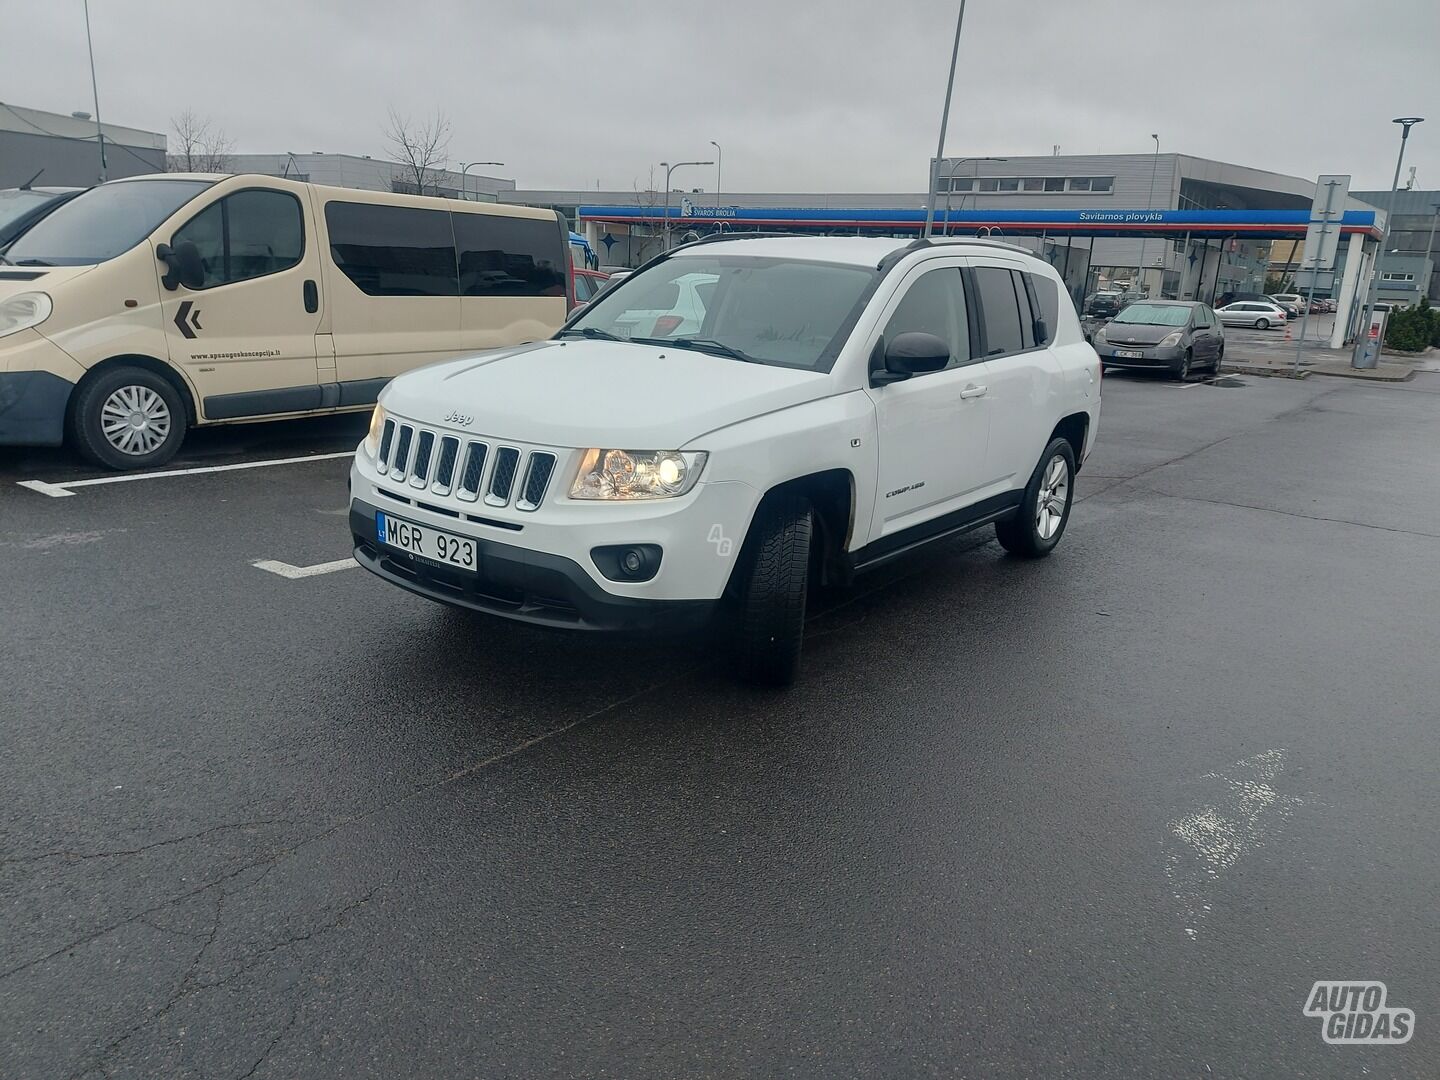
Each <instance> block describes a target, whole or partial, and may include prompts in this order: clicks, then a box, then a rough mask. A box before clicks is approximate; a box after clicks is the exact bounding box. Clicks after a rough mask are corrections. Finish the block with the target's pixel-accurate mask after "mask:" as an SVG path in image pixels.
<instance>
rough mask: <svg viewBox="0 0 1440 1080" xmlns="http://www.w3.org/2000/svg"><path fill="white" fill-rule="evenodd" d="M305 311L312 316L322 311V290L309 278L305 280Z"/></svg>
mask: <svg viewBox="0 0 1440 1080" xmlns="http://www.w3.org/2000/svg"><path fill="white" fill-rule="evenodd" d="M304 293H305V310H306V311H308V312H309V313H310V314H311V315H314V314H315V312H317V311H319V310H320V290H319V289H318V288H317V287H316V285H315V282H314V281H312V280H310V279H309V278H307V279H306V280H305V289H304Z"/></svg>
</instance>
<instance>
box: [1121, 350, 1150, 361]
mask: <svg viewBox="0 0 1440 1080" xmlns="http://www.w3.org/2000/svg"><path fill="white" fill-rule="evenodd" d="M1115 355H1116V356H1123V357H1125V359H1127V360H1143V359H1145V352H1144V350H1143V349H1116V350H1115Z"/></svg>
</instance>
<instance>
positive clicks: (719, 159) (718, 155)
mask: <svg viewBox="0 0 1440 1080" xmlns="http://www.w3.org/2000/svg"><path fill="white" fill-rule="evenodd" d="M710 145H711V146H713V147H714V148H715V209H717V210H718V209H720V170H721V168H722V167H723V166H724V164H725V151H724V150H721V149H720V144H719V143H718V142H716V141H715V140H714V139H711V140H710Z"/></svg>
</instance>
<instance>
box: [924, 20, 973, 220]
mask: <svg viewBox="0 0 1440 1080" xmlns="http://www.w3.org/2000/svg"><path fill="white" fill-rule="evenodd" d="M964 25H965V0H960V14H959V15H958V16H956V18H955V44H954V46H953V47H952V48H951V49H950V78H949V80H948V81H947V82H946V83H945V107H944V108H943V109H942V110H940V141H939V142H938V143H937V144H936V146H935V156H934V157H933V158H931V159H930V184H929V187H930V193H929V195H928V196H927V197H926V199H925V235H926V236H929V235H930V234H931V233H932V232H934V231H935V188H936V187H937V186H939V185H938V181H939V179H940V177H939V172H940V159H941V158H942V157H944V156H945V128H946V127H947V126H948V125H949V123H950V95H951V93H952V92H953V91H954V89H955V61H956V60H957V59H958V58H959V56H960V28H961V27H962V26H964Z"/></svg>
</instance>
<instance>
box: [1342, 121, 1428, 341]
mask: <svg viewBox="0 0 1440 1080" xmlns="http://www.w3.org/2000/svg"><path fill="white" fill-rule="evenodd" d="M1390 122H1391V123H1392V124H1399V125H1400V153H1399V154H1397V155H1396V157H1395V178H1394V179H1393V180H1391V181H1390V199H1389V201H1388V202H1387V203H1386V204H1385V228H1384V230H1383V232H1382V233H1381V234H1380V244H1379V246H1378V247H1376V249H1375V264H1374V265H1373V266H1371V267H1370V286H1369V288H1367V289H1366V290H1365V306H1364V307H1363V308H1361V309H1360V325H1359V326H1358V327H1357V328H1356V330H1355V351H1354V352H1353V353H1352V354H1351V356H1350V366H1351V367H1353V368H1373V367H1375V366H1376V365H1377V364H1379V363H1380V346H1381V344H1382V343H1381V342H1380V341H1378V340H1377V341H1376V342H1375V351H1374V353H1371V352H1370V320H1371V318H1372V315H1371V312H1373V311H1374V310H1375V298H1376V296H1377V295H1378V294H1379V292H1380V261H1381V259H1383V258H1384V255H1385V245H1386V243H1388V242H1389V240H1390V219H1391V217H1393V216H1394V214H1395V189H1396V188H1398V187H1399V186H1400V169H1401V167H1402V166H1403V165H1404V164H1405V143H1406V142H1407V141H1408V140H1409V138H1410V129H1411V128H1412V127H1414V126H1415V125H1416V124H1423V123H1424V122H1425V118H1424V117H1423V116H1397V117H1396V118H1395V119H1394V120H1392V121H1390Z"/></svg>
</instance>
